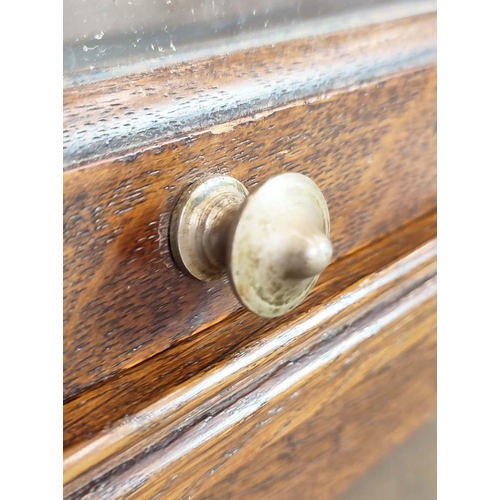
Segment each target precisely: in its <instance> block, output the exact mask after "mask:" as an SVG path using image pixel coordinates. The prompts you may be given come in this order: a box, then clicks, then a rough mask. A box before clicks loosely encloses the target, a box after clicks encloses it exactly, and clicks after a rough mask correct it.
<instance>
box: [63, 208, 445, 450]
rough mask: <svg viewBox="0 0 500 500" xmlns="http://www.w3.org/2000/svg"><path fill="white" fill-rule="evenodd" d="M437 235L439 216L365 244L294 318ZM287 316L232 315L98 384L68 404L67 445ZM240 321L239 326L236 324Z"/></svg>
mask: <svg viewBox="0 0 500 500" xmlns="http://www.w3.org/2000/svg"><path fill="white" fill-rule="evenodd" d="M435 236H436V214H435V213H433V214H429V215H428V216H426V217H424V218H422V219H419V220H417V221H415V222H414V223H412V224H411V225H410V226H408V227H403V228H401V229H400V230H398V231H396V232H394V233H392V234H390V235H389V236H387V237H385V238H383V239H381V240H379V241H377V242H375V243H373V244H372V245H370V246H368V247H365V248H362V249H360V250H359V251H357V252H355V253H354V254H352V255H350V256H347V257H345V258H343V259H341V260H340V261H338V262H336V263H335V264H333V265H332V266H330V267H329V268H328V270H327V271H326V272H325V273H324V274H323V275H322V276H321V278H320V281H319V282H318V284H317V286H316V287H315V289H314V290H313V292H312V293H311V294H310V296H309V297H308V298H307V299H306V301H305V302H304V303H303V304H301V305H300V306H299V308H298V309H297V310H296V311H295V312H294V313H293V314H292V315H291V316H289V317H287V321H288V320H290V319H295V320H297V318H300V317H303V315H304V314H306V313H307V311H309V310H310V309H311V307H314V306H315V305H317V304H320V303H323V302H324V301H331V300H332V298H333V297H335V296H337V295H339V294H341V293H342V292H343V291H344V290H345V288H346V287H349V286H352V285H353V284H355V283H356V282H358V281H359V280H360V279H362V278H364V277H365V276H369V275H371V274H373V273H377V272H379V271H380V270H382V269H383V268H385V267H387V266H388V265H390V263H391V262H393V261H396V260H398V259H401V258H403V257H404V256H406V255H408V254H409V253H411V252H412V251H413V250H414V249H415V248H418V247H419V246H421V245H423V244H424V243H425V242H427V241H429V240H431V239H433V238H435ZM281 323H282V320H281V319H280V318H276V319H274V320H266V319H263V318H258V317H256V316H255V315H253V314H252V313H250V312H248V311H241V312H239V313H236V314H235V315H232V316H230V319H228V320H226V321H224V322H223V323H222V324H217V325H213V326H212V327H209V328H207V329H205V330H203V331H201V332H199V333H198V334H197V335H194V336H192V337H191V338H190V339H188V340H186V341H184V342H181V343H179V344H177V345H175V346H173V347H171V348H170V349H167V350H166V351H164V352H161V353H159V354H157V355H156V356H154V357H152V358H150V359H148V360H146V361H145V362H143V363H140V364H138V365H136V366H134V367H132V368H130V369H128V370H123V371H122V372H121V373H120V374H119V375H117V376H115V377H112V378H110V379H108V380H106V381H105V382H103V383H100V384H96V385H95V386H94V387H91V388H90V389H89V390H86V391H83V392H82V393H81V394H79V395H78V397H75V398H74V399H72V400H71V401H69V402H67V403H66V404H65V405H64V448H65V449H70V448H71V449H78V448H79V447H81V446H82V445H84V443H85V442H90V441H91V440H93V439H96V438H97V437H98V436H99V433H100V432H101V431H103V429H106V428H110V426H113V425H114V424H116V423H117V422H118V421H119V420H121V419H123V418H124V417H126V416H127V415H131V414H135V413H138V412H140V411H141V410H143V409H145V408H146V407H148V406H149V405H150V404H153V403H154V402H156V401H157V400H158V399H160V398H161V397H163V396H165V395H167V394H169V393H171V392H172V391H173V390H175V388H176V387H178V386H179V385H180V384H182V383H184V382H186V381H187V380H188V379H189V378H191V377H193V376H194V375H196V374H197V373H203V372H205V371H206V370H207V369H209V368H210V367H211V366H213V365H214V364H217V363H219V362H220V360H221V359H224V358H227V357H229V356H231V355H233V354H234V353H236V352H238V351H239V349H241V348H242V347H244V346H245V345H247V344H248V343H249V342H252V341H254V342H255V341H258V340H260V339H264V338H265V337H266V336H267V335H268V333H269V332H270V331H273V329H275V328H277V327H280V325H281ZM234 324H236V325H238V327H237V328H235V327H234V326H233V325H234Z"/></svg>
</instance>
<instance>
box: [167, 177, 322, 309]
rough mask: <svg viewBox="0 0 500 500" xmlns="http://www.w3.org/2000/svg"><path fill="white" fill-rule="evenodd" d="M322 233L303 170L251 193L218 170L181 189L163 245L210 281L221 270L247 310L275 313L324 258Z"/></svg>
mask: <svg viewBox="0 0 500 500" xmlns="http://www.w3.org/2000/svg"><path fill="white" fill-rule="evenodd" d="M329 234H330V216H329V213H328V207H327V204H326V201H325V198H324V196H323V194H322V193H321V191H320V189H319V188H318V186H317V185H316V184H315V183H314V182H313V181H312V180H311V179H309V178H308V177H306V176H305V175H302V174H295V173H285V174H280V175H277V176H275V177H272V178H270V179H268V180H267V181H266V182H264V183H263V184H262V185H261V186H260V187H259V188H258V189H256V190H255V191H253V192H252V193H251V194H248V191H247V189H246V188H245V187H244V186H243V184H241V182H239V181H237V180H236V179H234V178H232V177H229V176H225V175H220V176H214V177H209V178H207V179H202V180H199V181H198V182H195V183H194V184H192V185H191V186H190V187H189V188H188V189H187V190H186V191H185V192H184V193H183V194H182V196H181V197H180V199H179V201H178V202H177V204H176V206H175V208H174V211H173V214H172V221H171V225H170V245H171V249H172V254H173V257H174V261H175V262H176V264H177V265H178V266H179V267H180V268H181V269H182V270H183V271H184V272H185V273H187V274H189V275H191V276H193V277H194V278H197V279H200V280H204V281H210V280H216V279H221V278H222V277H224V275H225V274H226V272H227V274H228V275H229V279H230V281H231V284H232V286H233V289H234V291H235V293H236V295H237V297H238V298H239V300H240V301H241V302H242V303H243V304H244V305H245V306H246V307H247V308H248V309H250V310H251V311H253V312H254V313H256V314H258V315H259V316H264V317H275V316H281V315H282V314H285V313H287V312H288V311H291V310H292V309H293V308H294V307H296V306H297V305H298V304H299V303H300V302H302V300H303V299H304V298H305V297H306V295H307V294H308V293H309V291H310V290H311V288H312V287H313V286H314V284H315V283H316V281H317V280H318V277H319V274H320V273H321V272H322V271H323V270H324V269H325V268H326V267H327V266H328V264H329V263H330V261H331V258H332V245H331V243H330V239H329Z"/></svg>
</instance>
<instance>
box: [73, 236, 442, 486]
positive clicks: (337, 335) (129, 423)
mask: <svg viewBox="0 0 500 500" xmlns="http://www.w3.org/2000/svg"><path fill="white" fill-rule="evenodd" d="M435 258H436V242H435V241H434V240H433V241H430V242H428V243H426V244H425V245H423V246H422V247H420V248H419V249H417V250H415V251H414V252H413V253H412V254H410V255H409V256H407V257H406V258H403V259H401V260H400V261H398V262H396V263H394V264H392V265H391V266H389V267H388V268H386V269H385V270H383V271H381V272H379V273H375V274H374V275H372V276H370V277H367V278H366V279H364V280H362V281H361V282H359V283H357V284H355V285H353V286H352V287H349V288H348V289H346V290H345V291H344V292H343V293H341V294H340V295H339V296H336V297H335V298H333V299H332V300H331V301H329V302H326V303H322V304H319V305H317V306H315V307H314V308H312V310H309V311H307V313H304V314H302V315H300V316H299V317H297V318H296V319H295V320H294V321H291V322H290V323H289V324H287V325H286V326H282V327H281V328H278V329H276V330H274V331H273V332H272V333H271V334H269V335H268V336H267V337H266V338H265V339H260V340H259V341H257V342H255V343H252V344H250V345H249V346H247V347H245V348H243V349H241V350H240V351H238V352H237V353H235V354H234V355H233V356H231V357H230V358H229V359H228V360H224V361H222V362H220V363H218V364H217V365H215V366H214V367H212V368H211V369H210V370H209V371H208V372H206V373H201V374H199V375H198V376H196V377H194V378H193V379H191V380H188V381H187V382H186V383H184V384H181V385H180V386H179V387H178V388H177V389H175V390H174V391H173V392H172V393H170V394H168V395H166V396H164V397H162V398H161V399H159V400H158V401H157V402H156V403H154V404H152V405H150V406H149V407H147V408H146V409H144V410H142V411H140V412H138V413H137V414H135V415H132V416H129V417H128V418H125V419H123V420H122V421H120V422H118V423H117V424H116V425H114V426H113V427H112V428H111V429H108V430H107V431H106V432H104V433H102V434H101V436H100V437H98V438H97V439H94V440H92V441H91V442H89V443H86V444H84V445H83V446H79V447H77V449H71V450H67V452H66V453H65V461H64V470H65V482H66V484H67V487H66V494H68V495H69V494H72V493H76V492H77V491H80V490H81V489H82V488H84V489H86V488H87V487H88V486H89V485H90V484H91V483H94V481H96V480H97V479H98V478H101V479H103V480H104V478H105V477H106V476H107V475H109V474H112V471H113V470H114V469H115V468H117V467H118V468H120V467H121V466H122V465H123V462H124V461H127V463H129V465H131V466H132V465H133V463H134V459H132V458H131V457H134V456H136V457H139V456H141V454H143V453H144V450H145V449H148V450H152V449H154V447H155V443H156V444H158V445H160V443H161V446H160V447H161V448H162V449H163V448H164V447H165V446H166V445H168V443H169V442H170V441H172V440H174V441H175V440H176V435H177V433H178V432H179V430H180V429H181V428H184V429H189V428H190V427H191V426H195V427H196V426H199V425H200V422H203V421H204V420H205V419H206V418H207V417H209V416H210V415H213V414H214V413H215V414H216V413H219V412H220V408H227V406H228V405H229V406H231V405H232V404H233V403H234V401H238V400H240V398H242V397H243V396H244V395H245V394H248V393H251V392H252V391H254V390H255V389H256V387H257V386H258V387H259V389H258V391H259V398H260V397H263V393H262V386H263V384H266V380H268V379H269V377H270V374H273V373H275V372H276V370H278V371H279V370H281V369H282V367H283V366H286V365H287V364H288V363H296V361H297V360H299V359H301V358H302V357H303V356H304V355H305V353H310V352H311V350H314V349H319V350H320V351H321V352H323V351H324V346H325V345H329V346H330V347H328V349H327V352H329V353H330V354H328V356H329V357H331V356H332V355H333V354H332V353H333V352H337V351H336V350H339V349H340V350H339V351H338V352H339V353H340V352H341V351H343V350H345V349H347V348H351V347H353V346H354V345H357V344H358V343H359V342H362V341H363V339H364V335H365V334H364V333H363V334H360V333H359V332H367V331H370V332H372V333H370V335H372V334H375V333H376V332H375V330H376V329H375V330H372V329H368V330H365V329H363V328H360V325H361V324H364V323H366V321H367V320H366V318H367V317H370V316H373V315H374V314H375V316H377V318H378V319H376V320H375V323H374V324H377V325H380V324H381V323H380V321H382V320H381V319H380V317H379V315H378V313H376V311H378V310H381V311H384V312H383V313H381V314H382V316H383V317H385V318H386V319H387V318H389V317H392V316H391V315H392V314H395V313H394V312H389V311H392V309H391V307H392V306H391V304H394V303H396V302H397V303H398V305H396V306H394V307H396V308H401V307H403V309H404V308H405V307H406V306H404V305H401V304H400V303H399V302H398V301H399V300H400V299H401V297H402V296H403V297H404V296H407V295H408V294H410V295H411V291H412V290H413V289H415V288H418V287H420V286H421V285H422V284H423V283H427V285H425V287H424V291H423V292H418V294H421V293H423V295H418V294H417V295H418V297H420V298H418V299H413V298H412V299H408V300H410V302H411V303H413V302H412V301H414V300H424V299H427V298H429V297H430V296H432V295H433V294H435V282H434V278H433V276H435V273H436V269H435ZM405 300H406V299H405ZM403 303H405V302H404V301H403ZM398 310H399V309H398ZM384 321H385V320H384ZM231 324H232V325H233V328H234V322H233V320H231ZM346 325H349V327H348V328H347V330H346ZM351 335H353V337H351ZM339 339H343V340H341V341H340V340H339ZM339 342H340V344H339V346H340V345H341V346H344V347H339V346H337V344H338V343H339ZM333 344H335V347H333ZM323 354H324V352H323ZM334 357H335V356H334ZM307 358H308V359H309V358H310V354H307ZM318 359H319V358H318ZM332 359H333V358H332ZM308 362H309V361H308ZM316 368H318V369H319V368H320V366H319V365H318V367H316ZM304 373H309V372H308V371H307V370H306V371H305V372H304ZM308 377H309V375H308ZM269 383H270V384H271V385H270V386H269V390H271V391H274V390H275V389H273V387H275V384H276V381H273V382H272V383H271V382H269ZM296 384H298V385H300V384H301V379H300V377H299V378H298V379H297V382H296ZM287 394H288V389H287ZM264 400H265V398H264ZM256 409H257V408H255V410H256ZM250 410H251V408H250ZM246 411H249V408H247V410H245V412H246ZM252 411H253V410H252ZM245 412H244V413H242V414H241V415H240V416H241V418H247V417H248V415H246V413H245ZM210 419H211V417H210V418H209V420H210ZM219 425H221V422H219ZM169 435H170V436H171V437H170V438H169V437H168V436H169ZM209 436H212V437H211V438H210V439H212V438H215V437H216V436H215V435H211V434H210V433H209V434H208V435H207V436H206V438H207V439H208V438H209ZM197 439H198V438H197ZM182 441H183V442H184V443H186V442H189V438H187V441H186V440H185V439H184V438H183V439H182ZM202 441H203V440H202ZM200 442H201V441H200ZM183 446H186V445H185V444H184V445H183ZM175 449H176V445H174V447H173V449H170V446H169V452H168V457H169V458H165V459H162V467H164V466H165V465H166V462H165V460H167V461H171V460H174V457H176V456H177V453H181V451H180V450H178V451H177V452H176V451H175ZM164 452H165V450H164ZM185 453H186V450H184V451H182V454H185ZM179 457H180V455H179V456H178V458H179ZM142 473H143V472H141V474H142ZM85 485H87V486H85ZM122 493H123V492H122Z"/></svg>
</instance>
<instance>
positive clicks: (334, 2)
mask: <svg viewBox="0 0 500 500" xmlns="http://www.w3.org/2000/svg"><path fill="white" fill-rule="evenodd" d="M433 5H434V2H430V1H429V0H413V1H403V0H308V1H305V0H274V1H273V2H269V0H252V1H251V2H250V1H247V0H188V1H186V0H184V1H183V0H64V74H65V79H66V83H78V82H79V81H86V80H89V79H96V78H100V77H106V76H114V75H117V74H123V73H126V72H127V71H140V70H144V69H148V68H150V67H154V64H155V63H158V62H161V64H167V63H169V62H172V63H173V62H178V61H180V60H183V59H186V58H190V57H199V56H206V55H212V54H221V53H226V52H230V51H232V50H237V49H241V48H249V47H252V46H255V45H258V44H261V43H263V40H264V38H265V37H266V36H268V35H270V36H271V38H270V43H277V42H279V41H281V40H286V39H287V38H290V37H294V36H296V32H297V28H299V29H300V28H301V27H304V26H306V25H307V22H309V25H308V26H309V30H310V31H311V33H310V34H311V35H312V34H316V33H318V32H321V31H323V32H328V31H332V29H334V28H336V29H339V28H341V26H342V19H345V22H346V23H347V24H349V23H352V21H353V16H352V14H353V13H356V12H359V13H360V14H359V16H358V17H359V19H358V20H357V22H358V23H359V22H367V21H369V18H370V17H369V16H368V17H366V15H367V14H366V12H365V13H364V14H361V13H362V12H364V11H366V10H367V9H369V10H370V12H372V14H371V15H373V12H376V11H377V10H378V12H381V10H380V9H381V8H382V9H384V8H385V11H384V12H387V8H388V7H391V8H392V10H391V11H390V12H389V13H390V16H392V17H403V16H404V15H411V14H413V13H415V12H417V13H418V12H420V11H429V10H433V7H432V6H433ZM394 9H396V10H394ZM349 14H350V16H349ZM363 15H364V16H365V18H366V19H365V18H363ZM343 16H344V17H343ZM363 19H364V21H363ZM315 20H316V21H318V22H314V21H315ZM354 20H356V19H355V18H354ZM311 21H312V22H311ZM335 22H337V25H336V24H335ZM339 23H340V25H339ZM306 32H307V29H306V31H304V32H301V33H300V36H303V34H304V33H306ZM267 43H269V41H268V42H267Z"/></svg>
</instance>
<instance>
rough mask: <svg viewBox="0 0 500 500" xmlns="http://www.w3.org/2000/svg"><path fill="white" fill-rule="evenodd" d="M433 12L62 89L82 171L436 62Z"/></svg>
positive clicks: (73, 159) (69, 140)
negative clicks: (152, 146)
mask: <svg viewBox="0 0 500 500" xmlns="http://www.w3.org/2000/svg"><path fill="white" fill-rule="evenodd" d="M435 60H436V15H435V13H431V14H424V15H417V16H411V17H407V18H403V19H397V20H393V21H389V22H383V23H378V24H370V25H366V26H361V27H356V28H350V29H345V30H343V31H340V32H336V33H332V34H326V35H325V34H323V35H319V34H317V33H315V36H312V37H308V38H302V39H297V40H291V41H290V40H289V41H285V42H282V43H277V44H263V45H262V46H260V47H258V48H254V49H250V50H246V51H243V52H237V53H233V54H226V55H223V56H218V57H211V58H207V59H203V60H198V61H192V62H187V63H181V64H177V65H169V66H167V67H164V68H158V69H156V70H153V71H148V72H145V73H137V74H133V75H128V76H126V77H121V78H113V79H109V80H107V81H99V82H96V83H91V84H87V85H79V86H75V87H71V88H68V89H65V91H64V131H63V134H64V135H63V140H64V142H63V148H64V149H63V156H64V164H65V168H75V167H78V166H82V165H86V164H88V163H89V162H92V161H97V160H99V159H102V158H107V157H112V156H114V155H117V154H118V153H121V154H124V153H125V152H126V151H128V152H129V153H130V154H131V155H132V157H134V156H136V155H138V154H141V151H142V149H143V148H144V147H145V146H146V145H148V144H153V143H155V142H156V141H165V139H172V138H174V137H183V138H186V136H187V137H188V138H189V135H188V133H192V132H195V131H198V130H203V129H204V128H210V127H213V126H216V125H220V124H224V123H227V122H229V121H234V120H238V119H241V118H244V117H250V116H253V115H255V113H259V112H263V111H266V110H271V109H275V108H277V107H281V106H284V105H287V104H289V103H291V102H294V101H297V100H301V99H304V98H309V97H314V96H318V95H321V94H325V93H331V92H332V91H334V90H337V89H342V88H346V87H349V86H350V85H359V84H360V83H363V82H367V81H371V80H374V79H377V78H380V77H385V76H386V75H387V74H390V73H392V74H395V73H398V72H402V71H405V70H413V69H414V68H416V67H419V66H420V67H421V66H426V65H429V64H434V63H435Z"/></svg>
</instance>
